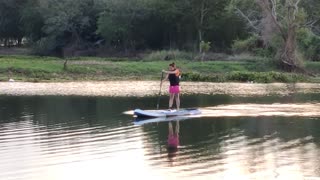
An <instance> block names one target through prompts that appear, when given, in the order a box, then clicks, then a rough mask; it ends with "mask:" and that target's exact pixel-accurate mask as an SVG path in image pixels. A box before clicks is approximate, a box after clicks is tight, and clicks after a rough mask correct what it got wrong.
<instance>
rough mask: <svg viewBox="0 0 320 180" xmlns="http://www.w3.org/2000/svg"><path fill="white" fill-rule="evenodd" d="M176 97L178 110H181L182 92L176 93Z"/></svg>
mask: <svg viewBox="0 0 320 180" xmlns="http://www.w3.org/2000/svg"><path fill="white" fill-rule="evenodd" d="M175 98H176V105H177V110H179V109H180V94H179V93H177V94H175Z"/></svg>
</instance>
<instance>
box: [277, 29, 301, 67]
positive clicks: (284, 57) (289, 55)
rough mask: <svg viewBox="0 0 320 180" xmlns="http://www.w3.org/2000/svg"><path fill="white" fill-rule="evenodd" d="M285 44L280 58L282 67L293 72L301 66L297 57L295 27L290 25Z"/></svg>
mask: <svg viewBox="0 0 320 180" xmlns="http://www.w3.org/2000/svg"><path fill="white" fill-rule="evenodd" d="M284 40H285V42H284V45H283V48H282V50H281V55H280V60H281V64H282V68H283V69H284V70H286V71H289V72H293V71H295V70H296V68H297V67H298V66H299V64H298V62H297V57H296V46H297V45H296V32H295V28H294V27H289V28H288V31H287V36H286V38H285V39H284Z"/></svg>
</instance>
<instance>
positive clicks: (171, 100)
mask: <svg viewBox="0 0 320 180" xmlns="http://www.w3.org/2000/svg"><path fill="white" fill-rule="evenodd" d="M173 100H174V94H172V93H170V99H169V108H172V105H173Z"/></svg>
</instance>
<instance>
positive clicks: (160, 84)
mask: <svg viewBox="0 0 320 180" xmlns="http://www.w3.org/2000/svg"><path fill="white" fill-rule="evenodd" d="M162 79H163V72H161V80H160V90H159V94H158V103H157V109H159V103H160V96H161V88H162Z"/></svg>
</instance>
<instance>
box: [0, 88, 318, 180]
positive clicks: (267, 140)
mask: <svg viewBox="0 0 320 180" xmlns="http://www.w3.org/2000/svg"><path fill="white" fill-rule="evenodd" d="M181 99H182V105H183V107H200V108H201V110H202V111H203V114H202V115H201V116H199V117H195V118H192V119H187V120H181V121H179V141H180V146H179V148H178V150H177V151H176V152H168V150H167V148H166V145H167V137H168V127H169V126H168V125H169V123H168V122H158V123H147V124H144V125H136V124H134V123H133V117H132V115H129V114H128V111H129V112H130V110H133V109H135V108H142V109H154V108H155V107H156V102H157V97H144V98H138V97H129V98H128V97H77V96H0V157H1V158H0V179H1V180H3V179H5V180H6V179H10V180H11V179H21V180H26V179H27V180H28V179H32V180H70V179H75V180H82V179H83V180H87V179H129V178H130V179H132V178H133V179H138V178H139V179H141V178H142V179H147V178H151V179H182V178H183V179H276V178H280V179H282V178H283V179H289V178H290V179H304V178H311V179H312V178H315V177H320V158H319V157H320V105H319V103H320V94H317V93H313V94H290V95H286V96H272V95H269V96H252V97H250V96H248V97H236V96H228V95H199V96H196V95H192V96H191V95H190V96H182V98H181ZM160 105H161V107H162V108H166V105H167V97H162V98H161V101H160ZM172 125H173V128H174V130H177V129H176V125H177V122H175V121H174V122H172Z"/></svg>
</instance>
